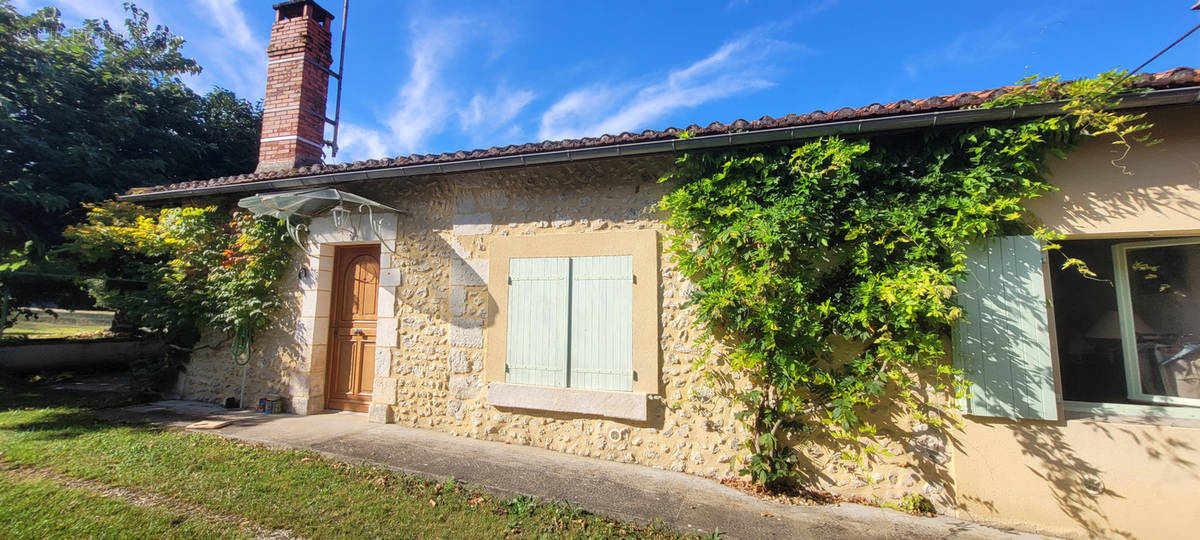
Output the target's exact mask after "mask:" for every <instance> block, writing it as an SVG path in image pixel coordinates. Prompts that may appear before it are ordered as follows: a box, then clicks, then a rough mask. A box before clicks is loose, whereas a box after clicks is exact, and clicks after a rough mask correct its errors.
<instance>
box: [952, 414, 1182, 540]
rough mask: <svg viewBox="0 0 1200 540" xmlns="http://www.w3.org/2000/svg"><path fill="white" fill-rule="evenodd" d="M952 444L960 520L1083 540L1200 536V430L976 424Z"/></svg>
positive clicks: (1083, 421)
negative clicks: (1199, 504)
mask: <svg viewBox="0 0 1200 540" xmlns="http://www.w3.org/2000/svg"><path fill="white" fill-rule="evenodd" d="M955 439H956V441H955V443H954V447H955V450H954V469H955V471H954V478H955V485H956V488H957V491H958V500H959V503H960V505H961V508H962V513H960V516H961V517H969V518H972V519H977V520H983V521H994V522H1000V523H1004V524H1008V525H1012V526H1018V527H1023V528H1028V527H1029V526H1031V525H1033V526H1036V527H1038V528H1040V529H1041V530H1042V531H1044V532H1045V533H1047V534H1052V535H1055V536H1068V537H1079V538H1087V537H1090V538H1195V537H1196V536H1197V534H1200V511H1197V507H1196V504H1197V503H1196V497H1197V496H1198V495H1200V422H1197V421H1183V420H1180V421H1175V422H1168V421H1164V420H1149V421H1139V420H1136V419H1099V418H1076V419H1070V420H1067V421H1064V422H1034V421H1023V422H1012V421H1009V420H1000V419H980V418H970V419H968V420H967V422H966V425H965V428H964V429H963V431H962V432H961V433H959V434H956V435H955Z"/></svg>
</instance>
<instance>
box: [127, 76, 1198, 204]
mask: <svg viewBox="0 0 1200 540" xmlns="http://www.w3.org/2000/svg"><path fill="white" fill-rule="evenodd" d="M1130 84H1131V86H1132V87H1134V88H1139V89H1152V90H1160V89H1166V88H1178V87H1192V86H1200V70H1196V69H1191V68H1186V67H1180V68H1175V69H1172V70H1169V71H1164V72H1161V73H1147V74H1141V75H1138V76H1136V77H1134V78H1133V79H1132V80H1131V82H1130ZM1013 88H1016V87H1014V86H1003V87H1000V88H990V89H987V90H979V91H974V92H960V93H957V94H949V95H943V96H931V97H928V98H925V99H917V100H907V99H904V100H900V101H895V102H892V103H886V104H879V103H872V104H870V105H866V106H864V107H858V108H852V107H843V108H841V109H838V110H836V111H833V112H832V113H827V112H825V111H820V110H817V111H813V112H810V113H808V114H789V115H787V116H783V117H779V118H772V117H770V116H763V117H761V118H759V119H758V120H754V121H748V120H744V119H740V118H739V119H737V120H734V121H733V122H732V123H729V124H723V123H721V122H713V123H711V124H708V125H707V126H704V127H700V126H698V125H696V124H692V125H689V126H687V128H685V129H686V130H687V131H690V132H691V133H692V135H694V136H704V135H717V134H722V133H728V132H737V131H753V130H760V129H774V128H785V127H796V126H805V125H812V124H820V123H823V122H834V121H842V120H858V119H865V118H876V117H881V116H896V115H904V114H913V113H919V112H930V111H942V110H953V109H961V108H964V107H970V106H974V105H979V104H980V103H983V102H985V101H988V100H990V99H992V98H994V97H997V96H999V95H1001V94H1003V93H1005V92H1009V91H1011V90H1012V89H1013ZM681 131H683V130H681V129H679V128H676V127H669V128H666V129H663V130H653V129H647V130H645V131H642V132H641V133H629V132H623V133H620V134H617V135H612V134H605V135H601V136H599V137H583V138H580V139H564V140H559V141H542V142H537V143H526V144H521V145H511V144H510V145H507V146H503V147H491V148H483V149H476V150H470V151H467V150H459V151H457V152H452V153H444V154H426V155H422V154H412V155H409V156H399V157H394V158H381V159H368V160H365V161H356V162H353V163H337V164H332V165H312V166H309V167H303V168H299V169H291V170H284V171H271V172H263V173H251V174H241V175H236V176H225V177H220V178H210V179H207V180H193V181H188V182H179V183H175V184H168V185H162V186H154V187H148V188H140V189H136V190H131V191H130V193H152V192H166V191H178V190H184V189H193V188H201V187H209V186H219V185H229V184H241V183H246V182H255V181H261V180H275V179H280V178H294V177H303V176H311V175H317V174H328V173H332V172H348V171H365V170H371V169H381V168H387V167H398V166H404V165H415V164H425V163H452V162H455V161H464V160H469V159H479V158H491V157H504V156H519V155H528V154H537V153H542V152H552V151H556V150H568V149H578V148H590V147H598V146H608V145H615V144H626V143H633V142H645V141H655V140H663V139H673V138H675V137H677V136H678V134H679V133H680V132H681Z"/></svg>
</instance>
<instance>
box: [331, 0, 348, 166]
mask: <svg viewBox="0 0 1200 540" xmlns="http://www.w3.org/2000/svg"><path fill="white" fill-rule="evenodd" d="M349 12H350V0H343V2H342V45H341V47H339V48H338V71H337V82H338V87H337V98H336V99H335V100H334V105H333V141H332V143H331V144H330V146H331V147H332V152H331V153H330V157H337V152H338V128H339V127H341V125H342V70H343V69H344V68H345V64H346V15H347V14H348V13H349Z"/></svg>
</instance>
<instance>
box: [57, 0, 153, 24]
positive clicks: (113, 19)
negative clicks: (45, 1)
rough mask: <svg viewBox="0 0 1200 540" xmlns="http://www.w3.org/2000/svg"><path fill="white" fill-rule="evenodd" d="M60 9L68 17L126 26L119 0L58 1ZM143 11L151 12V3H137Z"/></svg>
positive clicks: (123, 11)
mask: <svg viewBox="0 0 1200 540" xmlns="http://www.w3.org/2000/svg"><path fill="white" fill-rule="evenodd" d="M54 4H55V6H56V7H58V9H60V10H62V12H63V14H64V15H66V16H68V17H78V18H80V19H108V22H109V23H110V24H112V26H113V28H117V29H120V28H124V24H125V8H124V6H123V5H122V2H121V1H119V0H109V1H97V0H58V1H57V2H55V3H54ZM137 6H138V7H139V8H141V9H144V10H146V11H149V12H150V13H151V14H153V13H154V12H153V11H151V10H150V8H151V7H152V4H151V2H149V1H148V0H142V1H140V2H138V3H137Z"/></svg>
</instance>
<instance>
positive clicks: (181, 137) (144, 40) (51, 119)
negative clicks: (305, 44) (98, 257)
mask: <svg viewBox="0 0 1200 540" xmlns="http://www.w3.org/2000/svg"><path fill="white" fill-rule="evenodd" d="M126 8H127V11H128V14H129V19H128V20H126V21H125V24H124V27H123V28H122V29H114V28H113V27H112V26H110V25H109V23H108V22H107V21H99V20H87V21H84V22H83V23H82V24H81V25H80V26H79V27H76V28H66V27H65V26H64V25H63V24H62V21H61V19H60V14H59V12H58V10H57V9H55V8H51V7H47V8H42V9H40V10H37V11H35V12H34V13H32V14H29V15H22V14H20V13H19V12H18V11H17V10H16V9H15V8H14V7H13V6H12V5H11V4H10V3H9V2H8V1H7V0H0V252H5V253H7V252H8V251H10V250H13V249H18V248H20V246H22V245H24V244H25V243H26V242H27V241H33V243H34V247H35V248H36V250H35V251H39V252H40V251H41V250H42V249H44V248H45V247H46V246H48V245H52V244H54V243H56V241H57V239H58V234H59V232H60V231H62V229H63V227H64V226H66V225H67V224H69V223H72V222H75V221H78V220H79V219H80V218H81V217H82V215H81V212H80V210H79V208H80V203H81V202H95V201H99V200H101V199H104V198H106V197H109V196H111V195H112V194H113V193H114V192H123V191H125V190H126V189H129V188H132V187H138V186H147V185H154V184H162V183H167V182H171V181H178V180H190V179H195V178H207V177H213V176H222V175H227V174H236V173H244V172H249V171H250V170H253V168H254V165H255V160H256V156H257V148H258V132H259V124H260V123H261V120H262V111H261V107H260V106H257V105H252V104H251V103H249V102H247V101H245V100H241V99H238V98H237V97H235V96H234V95H233V94H232V93H231V92H229V91H228V90H223V89H220V88H217V89H214V90H213V91H211V92H210V93H208V94H207V95H203V96H202V95H198V94H196V93H195V92H193V91H192V90H191V89H189V88H188V87H187V86H186V85H184V83H183V82H182V80H181V79H180V77H181V76H184V75H192V74H196V73H199V71H200V67H199V66H198V65H197V64H196V62H195V61H193V60H192V59H190V58H187V57H185V56H183V54H182V53H181V51H180V47H181V46H182V45H183V38H181V37H179V36H177V35H174V34H171V33H170V31H169V30H168V29H166V28H164V27H162V26H151V25H150V20H149V15H148V14H147V13H146V12H145V11H143V10H140V9H138V8H136V7H134V6H133V5H132V4H126ZM35 255H36V254H35Z"/></svg>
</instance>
